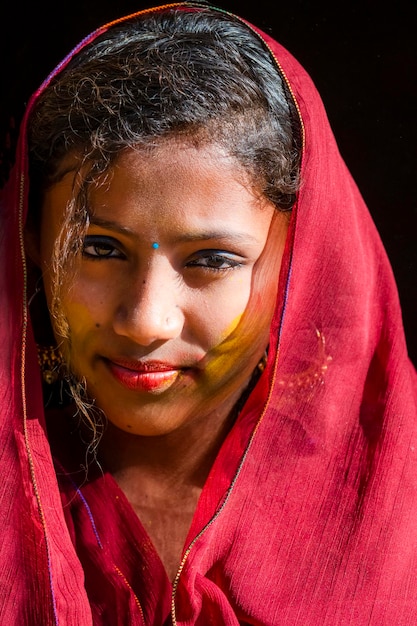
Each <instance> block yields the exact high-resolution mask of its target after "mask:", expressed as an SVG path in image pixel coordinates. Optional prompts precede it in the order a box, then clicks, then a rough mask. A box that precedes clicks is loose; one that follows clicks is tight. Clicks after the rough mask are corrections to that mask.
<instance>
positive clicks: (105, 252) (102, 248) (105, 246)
mask: <svg viewBox="0 0 417 626" xmlns="http://www.w3.org/2000/svg"><path fill="white" fill-rule="evenodd" d="M83 256H84V257H88V258H90V259H109V258H110V259H114V258H115V259H122V258H124V254H123V253H122V252H121V250H120V244H118V242H117V241H116V240H115V239H113V238H112V237H103V236H101V237H100V236H97V235H88V236H87V237H85V239H84V244H83Z"/></svg>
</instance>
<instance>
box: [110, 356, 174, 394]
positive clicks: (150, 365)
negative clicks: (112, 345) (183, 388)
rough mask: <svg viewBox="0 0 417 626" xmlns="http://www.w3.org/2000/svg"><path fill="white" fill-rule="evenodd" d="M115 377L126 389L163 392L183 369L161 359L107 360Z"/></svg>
mask: <svg viewBox="0 0 417 626" xmlns="http://www.w3.org/2000/svg"><path fill="white" fill-rule="evenodd" d="M107 365H108V368H109V370H110V372H111V374H112V375H113V377H114V378H115V379H116V380H117V381H118V382H119V383H120V384H121V385H123V387H125V388H126V389H130V390H132V391H146V392H149V393H162V392H163V391H165V390H166V389H168V388H169V387H171V385H173V384H174V382H175V381H176V380H177V378H178V376H179V375H180V374H181V372H182V369H181V368H178V367H177V366H175V365H171V364H168V363H162V362H160V361H143V362H142V361H131V360H127V359H114V360H107Z"/></svg>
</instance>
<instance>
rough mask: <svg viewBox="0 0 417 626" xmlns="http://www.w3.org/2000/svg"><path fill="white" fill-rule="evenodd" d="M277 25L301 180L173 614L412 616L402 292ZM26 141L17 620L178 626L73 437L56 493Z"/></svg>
mask: <svg viewBox="0 0 417 626" xmlns="http://www.w3.org/2000/svg"><path fill="white" fill-rule="evenodd" d="M258 32H259V31H258ZM261 36H262V37H263V39H264V40H265V41H266V42H267V43H268V44H269V46H270V47H271V50H272V52H273V54H274V55H275V57H276V59H277V60H278V62H279V64H280V66H281V68H282V70H283V72H284V74H285V76H286V77H287V80H288V83H289V85H290V87H291V90H292V92H293V94H294V97H295V100H296V102H297V105H298V107H299V110H300V113H301V118H302V120H303V125H304V129H305V149H304V155H303V163H302V187H301V191H300V194H299V199H298V202H297V207H296V209H295V210H294V212H293V216H292V221H291V226H290V232H289V235H288V243H287V248H286V252H285V256H284V261H283V266H282V270H281V276H280V279H279V280H280V289H279V293H278V300H277V311H276V316H275V319H274V322H273V325H272V328H271V348H270V352H269V361H268V366H267V369H266V371H265V372H264V375H263V376H262V378H261V380H260V381H259V383H258V385H257V388H256V389H255V391H254V392H253V393H252V395H251V397H250V398H249V400H248V402H247V405H246V407H245V409H244V410H243V411H242V413H241V415H240V418H239V420H238V422H237V423H236V425H235V426H234V428H233V430H232V431H231V433H230V434H229V436H228V438H227V439H226V441H225V443H224V445H223V447H222V449H221V450H220V453H219V455H218V457H217V459H216V461H215V463H214V466H213V468H212V471H211V473H210V475H209V477H208V480H207V483H206V485H205V487H204V489H203V492H202V494H201V498H200V501H199V504H198V508H197V511H196V513H195V516H194V520H193V523H192V527H191V529H190V532H189V536H188V539H187V542H186V548H185V552H184V560H183V564H182V568H181V571H180V573H179V574H178V576H177V579H176V581H175V583H174V592H173V600H172V602H173V616H174V623H176V624H178V626H191V625H192V626H197V625H198V626H209V625H211V624H213V625H216V626H219V625H221V624H224V625H227V626H232V625H237V624H252V625H255V624H256V625H264V626H266V625H268V626H277V625H278V624H279V625H280V626H297V625H299V626H316V625H317V626H318V625H320V626H345V625H355V626H365V625H367V626H368V625H371V626H373V625H378V626H410V625H411V624H416V623H417V588H416V584H415V580H416V574H417V562H416V561H417V559H416V544H417V493H416V487H417V461H416V449H415V446H416V441H417V440H416V424H415V421H416V415H417V410H416V404H417V402H416V388H417V385H416V373H415V370H414V368H413V367H412V365H411V363H410V362H409V359H408V356H407V349H406V344H405V339H404V332H403V327H402V321H401V311H400V306H399V301H398V295H397V289H396V286H395V282H394V279H393V275H392V271H391V268H390V265H389V262H388V260H387V257H386V254H385V251H384V249H383V246H382V244H381V241H380V238H379V236H378V234H377V232H376V229H375V227H374V224H373V222H372V220H371V218H370V216H369V213H368V211H367V209H366V207H365V205H364V202H363V200H362V198H361V195H360V193H359V191H358V189H357V187H356V185H355V183H354V181H353V180H352V178H351V176H350V174H349V172H348V170H347V168H346V166H345V164H344V162H343V160H342V158H341V156H340V154H339V152H338V149H337V145H336V143H335V140H334V137H333V135H332V132H331V129H330V126H329V123H328V120H327V117H326V114H325V111H324V109H323V106H322V103H321V100H320V97H319V95H318V94H317V91H316V89H315V87H314V85H313V83H312V82H311V80H310V78H309V77H308V76H307V74H306V73H305V71H304V70H303V69H302V68H301V67H300V65H299V64H298V63H297V61H296V60H294V58H293V57H292V56H291V55H290V54H289V53H288V52H287V51H286V50H285V49H283V48H282V47H281V46H280V45H279V44H277V43H276V42H274V41H273V40H272V39H270V38H269V37H268V36H267V35H265V34H263V33H261ZM35 97H36V95H35ZM24 134H25V125H24V124H23V128H22V139H21V142H20V144H19V152H18V156H17V163H16V167H15V169H14V171H13V173H12V176H11V179H10V181H9V184H8V186H7V188H6V189H5V190H4V192H3V197H2V201H1V202H2V204H1V220H2V232H1V252H0V254H1V264H2V267H3V268H5V270H6V271H3V273H2V274H1V278H0V281H1V285H0V286H1V293H2V307H1V323H0V334H1V344H0V345H1V359H0V363H1V365H0V367H1V376H0V389H1V391H0V393H1V395H0V397H1V411H2V415H1V422H0V428H1V435H0V436H1V441H2V446H1V449H0V460H1V476H2V487H1V495H0V498H1V499H0V522H1V528H2V542H1V543H0V559H1V570H0V571H1V574H0V622H1V623H2V624H7V626H14V625H16V626H35V625H36V626H37V625H40V624H42V626H50V625H57V624H60V625H65V626H89V625H91V624H93V623H94V624H95V625H103V626H104V624H106V626H107V625H112V626H113V625H120V626H122V625H123V626H127V625H130V624H142V623H144V624H147V625H148V624H149V625H152V626H162V625H163V624H169V623H170V619H171V618H170V608H171V585H170V583H169V581H168V580H167V578H166V575H165V572H164V571H163V569H162V566H161V563H160V561H159V559H158V556H157V555H156V553H155V551H154V549H153V547H152V545H150V542H149V540H148V538H147V536H146V533H145V532H144V530H143V528H142V527H141V524H140V522H139V520H138V519H137V517H136V516H135V514H134V513H133V511H132V509H131V507H130V505H129V504H128V502H127V501H126V499H125V497H124V495H123V494H122V492H121V491H120V490H119V488H118V486H117V485H116V484H115V482H114V480H113V479H112V477H111V476H109V475H107V474H105V475H104V476H100V475H97V476H90V480H89V482H88V483H87V484H86V485H84V486H83V487H81V490H79V489H78V488H77V476H75V477H74V476H73V475H70V474H71V470H72V465H73V464H74V463H76V460H77V457H76V452H75V450H74V449H73V448H72V447H71V446H70V444H69V442H68V439H66V445H65V449H62V445H61V444H59V442H58V443H57V444H56V449H54V454H55V453H56V454H57V455H58V456H59V457H60V460H59V464H58V465H57V474H58V478H59V486H58V481H57V479H56V474H55V471H54V469H53V463H52V457H51V453H50V448H49V442H48V440H47V437H46V434H45V425H44V417H43V409H42V400H41V390H40V377H39V373H38V369H37V365H36V360H35V346H34V343H33V339H32V335H31V330H30V325H29V323H28V321H27V317H26V316H27V314H26V296H24V297H22V294H24V293H25V289H26V285H25V271H24V266H23V261H22V241H21V234H20V230H21V226H19V223H21V216H19V210H21V209H24V208H25V206H26V195H27V188H28V181H27V174H26V167H27V165H26V157H25V140H24ZM277 280H278V277H277ZM60 492H61V495H62V498H63V502H64V504H67V506H65V507H64V508H63V506H62V503H61V496H60ZM64 511H65V513H64ZM84 576H85V584H84ZM104 606H105V607H106V608H103V607H104ZM142 616H143V617H142Z"/></svg>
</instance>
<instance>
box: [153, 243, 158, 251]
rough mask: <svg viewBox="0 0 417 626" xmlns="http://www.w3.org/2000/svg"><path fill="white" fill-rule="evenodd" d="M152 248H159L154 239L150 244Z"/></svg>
mask: <svg viewBox="0 0 417 626" xmlns="http://www.w3.org/2000/svg"><path fill="white" fill-rule="evenodd" d="M152 248H154V249H155V250H156V249H157V248H159V243H157V242H156V241H154V242H153V244H152Z"/></svg>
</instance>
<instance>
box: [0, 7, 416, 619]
mask: <svg viewBox="0 0 417 626" xmlns="http://www.w3.org/2000/svg"><path fill="white" fill-rule="evenodd" d="M2 220H3V224H2V225H3V233H4V234H3V237H2V249H1V250H2V252H1V253H2V262H3V264H4V266H5V267H6V268H7V270H6V272H5V274H4V276H3V277H2V281H3V282H2V293H3V294H4V302H3V306H2V324H1V332H2V360H1V363H2V376H1V386H2V398H3V402H2V421H1V425H2V441H3V453H2V463H3V471H2V476H3V487H2V500H1V502H2V507H1V515H2V524H3V526H2V527H3V528H4V533H5V534H4V537H5V539H4V541H3V543H2V547H1V555H2V559H3V570H2V571H3V574H2V587H1V593H0V600H1V603H0V615H1V617H2V623H7V624H19V626H22V625H26V624H28V625H37V624H42V626H44V625H46V626H48V625H49V624H65V625H74V626H75V625H77V626H80V625H82V626H89V625H92V624H94V625H103V626H104V625H106V626H107V625H111V626H113V625H124V626H127V625H130V624H146V625H153V626H163V625H164V626H165V625H168V624H178V625H180V624H181V625H182V626H186V625H187V626H191V625H197V624H198V625H201V626H208V625H209V624H215V625H221V624H225V625H228V626H229V625H230V626H232V625H237V624H259V625H261V624H262V625H269V626H277V625H278V624H280V625H281V624H286V625H291V626H294V625H296V624H300V625H301V624H302V625H303V626H305V625H306V624H307V625H316V624H320V625H323V624H329V625H331V626H337V625H339V624H340V625H342V624H343V625H345V624H355V625H358V624H360V625H361V624H363V625H365V624H385V625H393V624H395V625H396V626H399V625H406V624H412V623H414V621H415V620H416V618H417V615H416V614H417V609H416V606H417V604H416V597H415V596H416V592H415V591H414V585H412V584H411V582H412V581H414V575H415V570H416V563H415V557H414V546H415V544H416V541H417V523H416V521H417V520H416V516H417V513H416V511H417V508H416V506H415V504H416V478H415V476H416V469H417V468H416V461H415V452H414V445H415V443H414V441H415V419H414V418H415V417H416V393H415V390H416V379H415V371H414V369H413V368H412V366H411V364H410V363H409V361H408V357H407V350H406V345H405V340H404V333H403V328H402V324H401V311H400V308H399V304H398V297H397V290H396V286H395V283H394V281H393V277H392V272H391V269H390V266H389V263H388V261H387V258H386V255H385V252H384V250H383V247H382V244H381V242H380V239H379V237H378V234H377V233H376V230H375V227H374V225H373V223H372V221H371V219H370V216H369V214H368V212H367V209H366V207H365V206H364V203H363V200H362V198H361V196H360V193H359V191H358V189H357V187H356V185H355V183H354V182H353V180H352V178H351V176H350V174H349V172H348V171H347V169H346V167H345V164H344V163H343V161H342V159H341V157H340V154H339V152H338V150H337V146H336V144H335V141H334V138H333V136H332V133H331V130H330V128H329V124H328V121H327V118H326V115H325V112H324V110H323V106H322V104H321V101H320V98H319V96H318V94H317V92H316V90H315V88H314V85H313V84H312V83H311V80H310V79H309V77H308V76H307V75H306V73H305V72H304V70H303V69H302V68H301V67H300V66H299V64H298V63H297V62H296V61H295V60H294V58H293V57H292V56H291V55H290V54H289V53H288V52H287V51H286V50H285V49H283V48H282V47H281V46H280V45H279V44H277V43H276V42H275V41H273V40H272V39H271V38H269V37H268V36H267V35H266V34H264V33H262V32H261V31H260V30H259V29H257V28H255V27H253V26H251V25H250V24H247V23H245V22H244V21H243V20H241V19H239V18H238V17H236V16H232V15H228V14H225V13H224V12H223V11H222V10H220V9H216V8H208V7H207V6H206V5H203V4H201V5H200V4H198V3H181V4H173V5H165V6H163V7H156V8H154V9H148V10H146V11H143V12H140V13H138V14H135V15H131V16H128V17H127V18H123V19H121V20H119V21H117V22H115V23H112V24H109V25H107V26H105V27H103V28H99V29H98V30H97V31H95V32H94V33H92V35H90V36H89V37H87V38H86V39H84V40H83V41H82V42H81V43H80V45H79V46H78V47H77V48H76V49H75V50H73V51H72V52H71V53H70V54H69V56H68V57H67V58H66V59H64V61H63V62H62V63H61V64H60V66H59V67H58V68H57V69H56V70H55V71H54V72H52V74H51V75H50V76H49V77H48V78H47V79H46V81H45V82H44V84H43V85H42V86H41V87H40V89H39V90H38V91H37V92H36V93H35V94H34V96H33V98H32V99H31V101H30V103H29V105H28V109H27V113H26V116H25V118H24V121H23V124H22V128H21V137H20V143H19V148H18V153H17V159H16V165H15V168H14V170H13V172H12V174H11V177H10V180H9V183H8V185H7V187H6V188H5V190H4V192H3V198H2ZM36 357H38V358H36ZM38 363H39V364H38ZM41 374H42V379H43V388H42V385H41Z"/></svg>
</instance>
